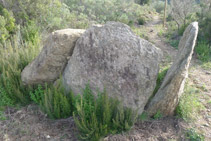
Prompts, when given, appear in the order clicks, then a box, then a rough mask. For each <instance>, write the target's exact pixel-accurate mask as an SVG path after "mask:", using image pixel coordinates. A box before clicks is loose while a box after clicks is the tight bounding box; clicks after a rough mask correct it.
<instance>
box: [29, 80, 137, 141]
mask: <svg viewBox="0 0 211 141" xmlns="http://www.w3.org/2000/svg"><path fill="white" fill-rule="evenodd" d="M30 96H31V98H32V100H33V101H34V102H35V103H37V104H39V105H40V107H41V109H42V110H43V111H44V112H46V113H47V114H48V116H49V117H50V118H53V119H60V118H67V117H69V116H72V115H74V120H75V122H76V126H77V128H78V130H79V138H80V139H81V140H99V139H100V138H101V137H104V136H106V135H108V134H114V133H120V132H122V131H128V130H130V128H131V127H132V126H133V125H134V123H135V121H136V118H137V112H136V111H133V110H132V109H130V108H124V107H123V105H122V103H121V102H119V101H118V100H117V99H113V98H109V97H108V95H107V93H106V91H104V92H99V94H98V97H95V96H94V94H93V92H92V90H91V89H90V87H89V85H87V86H86V88H85V89H84V90H83V93H82V95H74V94H73V93H72V92H70V93H67V94H65V92H64V88H63V86H62V85H61V83H58V84H56V85H54V86H47V85H46V86H45V88H43V87H42V86H38V88H37V89H36V90H35V91H34V92H31V93H30Z"/></svg>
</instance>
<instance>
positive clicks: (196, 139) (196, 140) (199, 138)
mask: <svg viewBox="0 0 211 141" xmlns="http://www.w3.org/2000/svg"><path fill="white" fill-rule="evenodd" d="M186 138H187V139H189V140H190V141H204V140H205V138H204V135H202V134H199V133H197V132H196V131H195V130H194V129H193V128H191V129H188V131H187V132H186Z"/></svg>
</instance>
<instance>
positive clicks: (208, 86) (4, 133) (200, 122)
mask: <svg viewBox="0 0 211 141" xmlns="http://www.w3.org/2000/svg"><path fill="white" fill-rule="evenodd" d="M160 23H161V21H160V19H159V17H158V16H155V17H154V20H153V21H151V22H149V23H147V24H146V25H145V26H144V28H146V29H147V31H148V37H149V41H153V43H155V45H156V46H157V47H159V48H160V49H161V50H162V51H163V52H164V56H163V62H166V61H170V62H171V61H172V60H174V58H175V56H176V54H177V50H176V49H175V48H173V47H171V46H170V45H169V44H167V43H166V42H165V41H164V39H163V38H161V37H159V36H158V31H156V28H155V26H156V25H157V24H160ZM169 56H170V57H171V58H170V59H166V58H169ZM189 79H190V83H191V85H194V86H196V87H197V88H199V89H200V91H201V93H202V94H201V95H200V101H201V102H202V103H203V105H204V106H205V109H204V110H203V111H201V114H200V116H199V117H197V120H196V121H194V122H188V123H187V122H185V121H183V120H182V119H179V118H176V117H166V118H163V119H160V120H147V121H145V122H143V121H138V122H137V123H136V124H135V126H134V127H133V128H132V130H131V131H130V132H128V133H122V134H118V135H111V136H108V137H106V138H105V139H104V140H105V141H170V140H171V141H173V140H178V141H184V140H187V139H186V137H185V131H186V129H188V128H190V127H192V128H195V129H197V130H198V131H200V132H202V133H203V134H204V135H205V140H206V141H211V102H209V101H211V70H204V69H203V68H202V67H201V66H200V65H199V63H198V62H197V60H196V59H195V57H194V58H193V60H192V63H191V68H190V73H189ZM5 115H6V118H7V120H0V141H76V140H77V129H76V127H75V125H74V121H73V119H72V118H71V117H70V118H68V119H61V120H51V119H48V118H47V115H45V114H43V113H42V112H41V111H40V110H39V108H38V107H37V106H35V105H28V106H26V107H23V108H20V109H15V108H8V109H6V111H5Z"/></svg>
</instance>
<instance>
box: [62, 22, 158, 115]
mask: <svg viewBox="0 0 211 141" xmlns="http://www.w3.org/2000/svg"><path fill="white" fill-rule="evenodd" d="M159 54H160V50H159V49H157V48H156V47H155V46H154V45H153V44H151V43H149V42H148V41H146V40H144V39H141V38H139V37H137V36H136V35H135V34H134V33H133V32H132V31H131V30H130V28H129V27H128V26H127V25H125V24H122V23H116V22H108V23H106V24H105V25H104V26H102V27H99V26H98V27H97V26H93V27H91V28H90V29H88V30H87V31H86V32H85V33H84V34H83V35H82V36H81V37H80V38H79V39H78V41H77V43H76V46H75V49H74V52H73V55H72V57H71V59H70V60H69V62H68V65H67V67H66V68H65V71H64V74H63V81H64V85H65V87H66V88H67V89H68V90H69V89H72V90H73V92H74V93H75V94H78V93H81V90H82V89H83V88H84V87H85V85H86V84H87V83H89V85H90V87H91V89H92V90H94V92H95V94H96V95H97V91H98V90H100V91H103V89H104V88H105V89H106V91H107V93H108V95H109V96H111V97H115V98H118V99H119V100H120V101H122V102H123V104H124V105H125V106H127V107H131V108H133V109H137V108H139V109H138V110H139V113H142V111H143V109H144V106H145V105H146V103H147V101H148V99H149V97H150V96H151V94H152V92H153V90H154V88H155V85H156V78H157V74H158V71H159V66H158V64H159V58H160V57H159Z"/></svg>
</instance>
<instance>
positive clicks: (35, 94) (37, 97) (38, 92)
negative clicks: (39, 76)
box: [30, 85, 44, 104]
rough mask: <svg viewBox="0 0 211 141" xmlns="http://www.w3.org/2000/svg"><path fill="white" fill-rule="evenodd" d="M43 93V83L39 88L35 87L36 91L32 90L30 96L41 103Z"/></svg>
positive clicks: (35, 101)
mask: <svg viewBox="0 0 211 141" xmlns="http://www.w3.org/2000/svg"><path fill="white" fill-rule="evenodd" d="M43 95H44V90H43V88H42V86H41V85H38V87H37V89H35V90H34V92H32V91H31V92H30V98H31V100H32V101H33V102H34V103H36V104H40V101H41V100H42V97H43Z"/></svg>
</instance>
